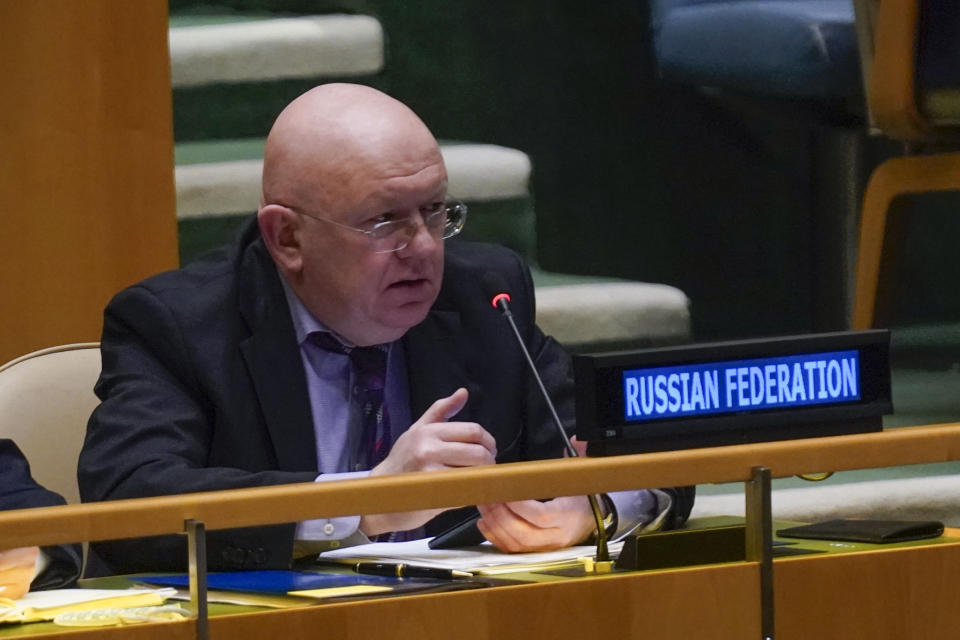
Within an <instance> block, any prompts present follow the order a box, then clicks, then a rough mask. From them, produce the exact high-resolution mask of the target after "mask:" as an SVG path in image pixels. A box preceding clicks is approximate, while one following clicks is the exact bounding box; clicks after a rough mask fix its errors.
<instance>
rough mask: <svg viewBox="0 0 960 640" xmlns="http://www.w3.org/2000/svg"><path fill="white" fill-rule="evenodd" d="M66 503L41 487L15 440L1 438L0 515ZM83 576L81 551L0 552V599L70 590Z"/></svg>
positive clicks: (68, 548) (76, 548)
mask: <svg viewBox="0 0 960 640" xmlns="http://www.w3.org/2000/svg"><path fill="white" fill-rule="evenodd" d="M61 504H66V501H65V500H64V499H63V498H62V497H60V496H59V495H57V494H56V493H54V492H52V491H48V490H46V489H44V488H43V487H41V486H40V485H38V484H37V483H36V482H35V481H34V479H33V477H32V476H31V475H30V465H29V464H27V460H26V458H24V457H23V454H22V453H21V452H20V449H19V448H18V447H17V445H16V444H14V442H13V441H12V440H8V439H5V438H0V511H5V510H8V509H28V508H32V507H54V506H57V505H61ZM79 575H80V547H79V546H77V545H61V546H55V547H43V549H42V550H41V549H40V548H39V547H23V548H19V549H7V550H0V598H11V599H17V598H19V597H20V596H22V595H23V594H24V593H26V592H27V590H28V589H32V590H37V589H51V588H59V587H67V586H70V585H71V584H72V583H73V582H74V581H75V580H76V579H77V577H78V576H79Z"/></svg>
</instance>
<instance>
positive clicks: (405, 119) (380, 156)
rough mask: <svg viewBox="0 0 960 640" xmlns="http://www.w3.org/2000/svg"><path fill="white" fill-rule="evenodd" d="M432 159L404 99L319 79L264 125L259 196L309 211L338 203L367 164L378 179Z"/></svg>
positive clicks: (430, 145)
mask: <svg viewBox="0 0 960 640" xmlns="http://www.w3.org/2000/svg"><path fill="white" fill-rule="evenodd" d="M438 159H439V161H440V162H441V163H442V157H441V156H440V149H439V147H438V146H437V142H436V140H435V139H434V137H433V135H432V134H431V133H430V130H429V129H427V126H426V125H425V124H424V123H423V121H422V120H420V118H419V117H417V115H416V114H415V113H414V112H413V111H411V110H410V108H409V107H407V106H406V105H404V104H403V103H402V102H399V101H398V100H395V99H394V98H391V97H390V96H388V95H386V94H384V93H382V92H380V91H377V90H376V89H373V88H371V87H367V86H363V85H355V84H339V83H336V84H325V85H321V86H319V87H315V88H313V89H311V90H310V91H308V92H306V93H304V94H303V95H301V96H300V97H298V98H297V99H296V100H294V101H293V102H291V103H290V104H289V105H288V106H287V108H286V109H284V110H283V112H282V113H281V114H280V116H279V117H278V118H277V120H276V122H275V123H274V125H273V128H272V129H271V130H270V135H269V136H268V138H267V145H266V150H265V153H264V165H263V200H264V202H265V203H280V204H285V205H289V206H302V207H306V208H310V209H313V210H323V209H326V208H329V207H331V206H333V205H334V204H336V205H338V206H343V205H344V204H349V200H350V198H351V196H352V195H353V194H355V193H356V192H357V190H358V188H357V184H356V183H357V181H358V180H359V179H364V178H366V177H367V176H366V175H365V172H366V170H367V169H368V168H369V167H371V166H373V165H376V167H377V171H378V172H380V173H381V174H384V175H378V176H377V177H378V178H380V177H389V172H391V171H409V168H410V167H411V166H415V165H417V164H423V166H427V165H429V164H432V163H436V162H437V161H438ZM345 200H346V201H345Z"/></svg>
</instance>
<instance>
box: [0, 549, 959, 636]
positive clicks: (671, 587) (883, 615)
mask: <svg viewBox="0 0 960 640" xmlns="http://www.w3.org/2000/svg"><path fill="white" fill-rule="evenodd" d="M774 567H775V569H774V573H775V583H774V584H775V591H776V612H777V625H776V628H777V636H776V637H777V638H778V640H811V639H814V638H816V639H817V640H833V639H836V640H849V639H866V638H869V639H870V640H912V639H914V638H916V639H920V638H923V639H925V640H936V639H943V640H948V639H949V640H955V639H956V638H957V635H958V629H960V612H958V608H957V606H956V605H957V600H958V597H957V595H956V588H955V584H956V582H957V578H956V577H957V576H958V575H960V539H958V541H957V542H950V543H945V544H936V545H922V546H916V547H908V548H896V549H889V550H878V551H870V552H857V553H849V554H839V555H829V556H828V555H812V556H800V557H794V558H782V559H778V560H776V561H775V562H774ZM758 587H759V577H758V571H757V567H756V565H755V564H753V563H733V564H725V565H716V566H704V567H694V568H688V569H676V570H669V571H652V572H636V573H626V574H615V575H610V576H599V577H593V578H579V579H569V580H561V581H555V582H548V583H541V584H529V585H519V586H507V587H494V588H489V589H482V590H476V591H461V592H454V593H440V594H429V595H417V596H404V597H399V598H390V599H382V600H365V601H357V602H349V603H337V604H327V605H319V606H317V607H310V608H305V609H286V610H276V611H260V612H256V613H247V614H239V615H228V616H214V617H213V618H211V620H210V632H211V637H213V638H229V639H231V640H245V639H247V638H251V639H252V638H278V639H283V640H288V639H289V640H297V639H300V638H303V639H308V638H310V639H314V638H323V639H324V640H338V639H345V640H370V639H371V638H391V639H397V640H448V639H450V638H456V640H494V639H495V640H532V639H534V638H551V639H565V638H584V639H596V640H610V639H611V638H656V639H657V640H673V639H677V640H681V639H683V640H691V639H698V638H709V639H711V640H745V639H750V638H759V637H760V624H759V615H758V612H757V608H756V602H757V599H758V597H759V593H758ZM44 627H45V628H50V625H44ZM15 630H16V631H19V632H20V633H17V634H16V635H17V636H19V635H23V632H24V631H29V630H28V629H27V628H26V626H25V627H23V628H20V629H17V628H15V627H14V628H8V629H2V630H0V638H6V637H13V636H12V634H10V632H11V631H15ZM193 634H194V627H193V625H192V623H191V622H189V621H185V622H180V623H169V624H154V625H141V626H135V627H126V628H122V629H90V630H78V631H70V632H69V635H65V634H64V633H53V634H48V633H42V634H34V633H30V634H29V637H30V638H34V639H38V638H61V639H62V638H68V639H69V640H93V639H100V638H106V639H107V640H109V638H117V639H118V640H154V639H156V640H181V639H182V640H188V639H190V638H193V637H194V636H193Z"/></svg>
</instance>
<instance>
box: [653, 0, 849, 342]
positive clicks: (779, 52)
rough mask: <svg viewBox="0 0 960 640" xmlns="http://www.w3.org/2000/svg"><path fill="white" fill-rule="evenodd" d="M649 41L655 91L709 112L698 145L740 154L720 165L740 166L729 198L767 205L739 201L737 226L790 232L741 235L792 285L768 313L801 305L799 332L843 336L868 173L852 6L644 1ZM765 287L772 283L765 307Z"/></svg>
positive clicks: (793, 0)
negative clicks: (804, 313) (804, 320)
mask: <svg viewBox="0 0 960 640" xmlns="http://www.w3.org/2000/svg"><path fill="white" fill-rule="evenodd" d="M650 31H651V38H652V40H653V43H654V52H655V57H656V64H657V70H658V72H659V75H660V78H661V80H662V81H663V82H664V84H665V85H666V86H675V87H686V88H688V89H692V90H693V91H692V92H695V93H696V95H698V96H699V97H700V98H702V99H703V102H704V103H705V104H706V105H709V107H708V109H709V110H708V114H709V115H708V116H707V117H708V118H709V122H711V124H712V127H711V128H710V129H708V131H707V134H708V136H707V137H708V138H709V139H708V140H704V141H703V143H702V145H703V146H707V145H708V144H710V139H712V138H713V137H717V138H719V139H726V140H729V144H728V146H729V147H730V148H731V149H732V150H733V151H741V150H744V149H749V150H750V152H749V153H746V154H744V155H743V156H738V155H736V154H735V153H733V152H731V154H730V156H731V157H730V158H724V159H723V160H724V161H729V162H735V163H738V164H737V166H738V167H739V166H741V164H742V165H743V167H741V171H740V173H739V174H737V175H735V176H734V177H733V178H732V179H733V180H734V181H736V186H735V187H733V191H734V192H735V193H739V194H753V193H759V194H766V195H765V196H764V197H763V198H761V199H759V200H757V199H747V198H745V197H744V196H742V195H740V197H741V198H743V202H744V205H745V206H747V207H749V208H750V209H751V210H750V211H749V212H748V213H747V216H746V218H747V219H748V220H752V221H753V224H756V225H758V226H760V225H766V226H772V227H778V226H788V227H792V231H791V232H790V233H789V234H787V235H785V236H776V235H770V236H763V237H759V238H753V237H751V236H750V235H749V234H747V233H743V234H742V235H743V238H742V239H741V241H742V242H751V241H753V242H757V241H759V242H762V243H763V246H760V247H758V256H757V258H756V259H757V261H758V263H759V262H760V261H763V264H766V265H769V266H768V270H769V271H771V272H773V273H777V274H779V277H781V278H783V279H785V280H789V281H790V283H791V284H790V289H791V296H786V297H784V296H781V298H779V299H775V302H774V304H775V305H776V306H778V307H780V308H782V309H786V308H787V303H788V302H790V300H791V299H792V298H795V297H797V296H801V295H807V296H809V298H810V303H811V307H812V309H811V310H810V311H811V315H812V323H811V324H812V326H811V327H810V328H812V329H817V330H837V329H842V328H845V327H846V325H847V321H848V313H849V306H850V300H851V297H852V291H851V290H852V288H853V267H854V255H855V240H856V232H857V223H856V216H857V211H858V208H859V205H860V192H861V187H862V182H863V177H864V175H865V174H866V173H867V171H866V169H865V168H864V163H865V162H866V159H865V153H866V150H865V149H864V145H863V142H864V139H865V137H866V136H865V130H864V108H863V98H862V95H863V93H862V81H861V70H860V60H859V56H858V53H857V49H858V39H857V30H856V23H855V17H854V7H853V2H852V0H650ZM748 167H749V168H748ZM684 170H686V171H690V170H691V169H690V168H689V167H686V168H685V169H684ZM709 170H710V169H709V167H703V166H702V165H701V166H698V167H696V169H693V171H696V172H698V173H703V172H705V171H709ZM786 190H789V192H790V195H789V196H787V197H777V194H778V193H780V192H784V191H786ZM717 199H718V201H719V200H720V197H719V195H718V198H717ZM721 206H722V202H718V203H717V209H718V211H722V209H721V208H720V207H721ZM778 255H788V256H790V257H789V258H788V259H785V260H781V261H779V262H778V261H777V260H776V256H778ZM802 265H808V266H807V267H806V268H803V267H802ZM758 266H759V264H758ZM776 285H777V280H776V279H775V278H774V279H772V280H771V284H769V285H768V286H767V291H768V293H767V294H766V295H767V296H768V297H767V299H771V297H772V296H775V295H776V294H775V293H774V291H776V290H777V289H778V288H777V286H776ZM691 295H693V292H691ZM694 299H696V298H694ZM794 313H796V311H794Z"/></svg>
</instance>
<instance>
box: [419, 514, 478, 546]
mask: <svg viewBox="0 0 960 640" xmlns="http://www.w3.org/2000/svg"><path fill="white" fill-rule="evenodd" d="M479 519H480V515H479V514H474V515H472V516H470V518H468V519H467V520H464V521H463V522H461V523H460V524H456V525H454V526H452V527H450V528H449V529H447V530H446V531H444V532H443V533H441V534H440V535H438V536H436V537H435V538H433V539H432V540H431V541H430V542H428V543H427V544H428V545H429V547H430V548H431V549H456V548H458V547H473V546H476V545H478V544H480V543H482V542H483V541H484V540H486V538H484V537H483V534H482V533H480V529H478V528H477V520H479Z"/></svg>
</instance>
